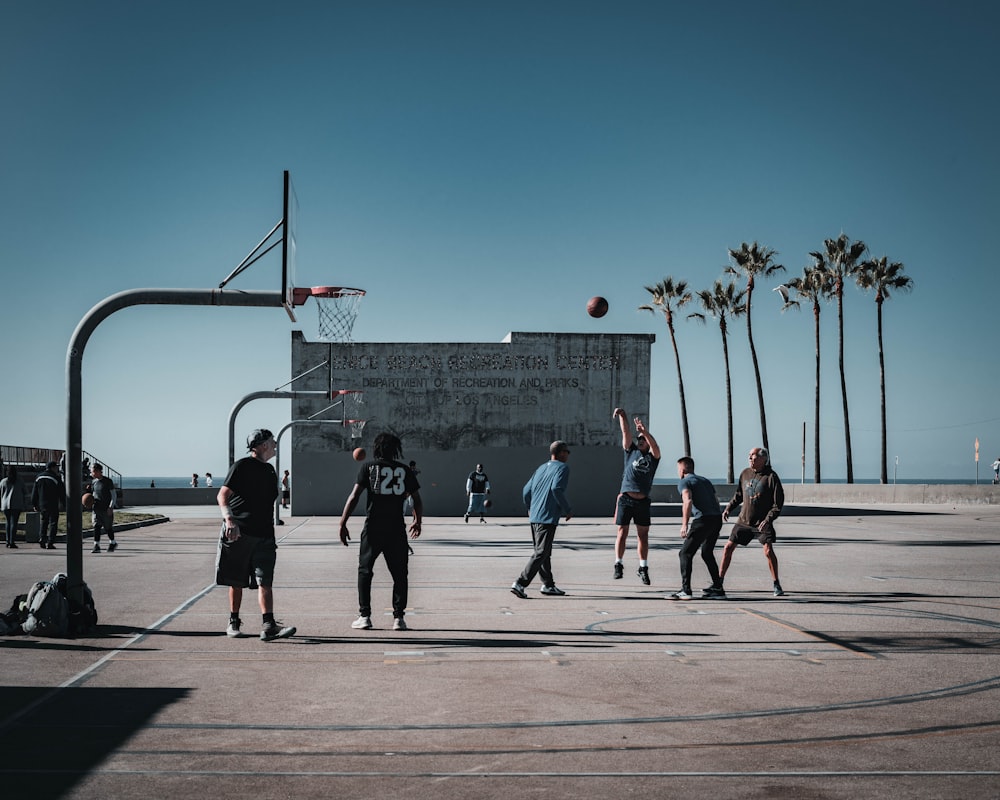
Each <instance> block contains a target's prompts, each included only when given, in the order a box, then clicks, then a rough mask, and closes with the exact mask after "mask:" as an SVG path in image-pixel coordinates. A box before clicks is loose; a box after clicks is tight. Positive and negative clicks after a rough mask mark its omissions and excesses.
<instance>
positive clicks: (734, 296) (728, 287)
mask: <svg viewBox="0 0 1000 800" xmlns="http://www.w3.org/2000/svg"><path fill="white" fill-rule="evenodd" d="M695 294H697V295H698V299H699V300H700V301H701V307H702V308H703V309H705V314H708V315H709V316H711V317H714V318H715V319H717V320H719V331H721V333H722V358H723V360H724V361H725V363H726V422H727V425H728V432H729V451H728V459H729V460H728V461H727V462H726V469H727V472H726V482H727V483H735V482H736V474H735V472H734V471H733V391H732V383H731V382H730V379H729V342H728V340H727V338H726V334H727V332H728V329H729V323H728V322H727V317H738V316H740V315H741V314H743V313H744V312H745V311H746V310H747V307H746V304H745V303H744V302H743V296H744V295H745V294H746V292H739V291H737V290H736V284H735V283H733V282H732V281H729V283H723V282H722V281H716V282H715V284H714V285H713V286H712V288H711V289H702V290H701V291H700V292H695ZM705 314H701V313H699V312H695V313H694V314H688V317H695V318H696V319H699V320H701V321H702V322H705Z"/></svg>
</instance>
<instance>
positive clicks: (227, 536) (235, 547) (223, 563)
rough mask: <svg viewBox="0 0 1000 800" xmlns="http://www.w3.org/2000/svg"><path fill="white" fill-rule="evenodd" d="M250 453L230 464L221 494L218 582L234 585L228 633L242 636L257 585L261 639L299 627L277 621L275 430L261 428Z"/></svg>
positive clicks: (280, 635)
mask: <svg viewBox="0 0 1000 800" xmlns="http://www.w3.org/2000/svg"><path fill="white" fill-rule="evenodd" d="M247 450H249V451H250V455H249V456H247V457H245V458H241V459H240V460H239V461H237V462H236V463H235V464H233V466H232V467H231V468H230V469H229V474H228V475H226V479H225V481H223V483H222V488H221V489H219V494H218V495H217V496H216V500H217V501H218V504H219V508H220V509H221V510H222V519H223V532H222V536H221V537H220V539H219V555H218V559H217V561H216V578H215V580H216V583H219V584H221V585H223V586H228V587H229V627H228V628H227V630H226V635H227V636H231V637H233V638H242V637H243V636H245V635H246V634H244V633H243V632H242V630H241V629H240V627H241V624H242V623H241V620H240V606H241V604H242V602H243V590H244V589H245V588H249V587H250V586H252V585H254V584H256V586H257V600H258V603H259V605H260V611H261V614H262V615H263V628H262V630H261V632H260V638H261V641H264V642H270V641H272V640H274V639H284V638H285V637H287V636H292V635H293V634H294V633H295V628H293V627H284V626H282V624H281V623H279V622H275V620H274V592H273V590H272V584H273V582H274V565H275V562H276V561H277V550H278V545H277V542H276V541H275V538H274V501H275V500H276V499H277V497H278V475H277V473H276V472H275V471H274V467H272V466H271V465H270V464H269V463H267V462H268V461H270V460H271V459H272V458H274V456H275V453H276V452H277V445H276V444H275V441H274V434H272V433H271V431H269V430H267V429H266V428H258V429H257V430H255V431H254V432H253V433H252V434H251V435H250V438H249V439H247Z"/></svg>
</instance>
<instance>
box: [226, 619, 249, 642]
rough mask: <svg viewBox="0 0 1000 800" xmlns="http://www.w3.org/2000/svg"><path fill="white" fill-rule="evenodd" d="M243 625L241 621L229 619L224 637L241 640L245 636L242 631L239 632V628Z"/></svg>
mask: <svg viewBox="0 0 1000 800" xmlns="http://www.w3.org/2000/svg"><path fill="white" fill-rule="evenodd" d="M242 624H243V621H242V620H238V619H231V620H229V627H228V628H226V636H228V637H229V638H230V639H242V638H244V637H245V636H246V634H245V633H243V631H241V630H240V626H241V625H242Z"/></svg>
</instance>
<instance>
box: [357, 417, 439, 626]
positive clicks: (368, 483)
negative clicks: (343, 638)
mask: <svg viewBox="0 0 1000 800" xmlns="http://www.w3.org/2000/svg"><path fill="white" fill-rule="evenodd" d="M372 452H373V453H374V455H375V460H374V461H366V462H365V463H364V464H363V465H362V466H361V469H360V470H358V477H357V480H356V481H355V483H354V489H353V490H352V491H351V494H350V495H349V496H348V498H347V502H346V503H345V504H344V511H343V513H342V514H341V515H340V541H341V542H343V544H344V546H345V547H346V546H347V542H348V541H349V540H350V538H351V534H350V532H349V531H348V530H347V520H348V518H349V517H350V516H351V514H352V513H353V511H354V509H355V508H356V507H357V505H358V501H359V500H360V499H361V494H362V492H366V491H367V492H368V498H367V500H366V505H365V511H366V517H365V526H364V528H362V529H361V545H360V548H359V549H358V614H359V616H358V618H357V619H356V620H354V622H352V623H351V627H352V628H357V629H359V630H368V629H369V628H371V627H372V574H373V571H374V567H375V561H376V559H377V558H378V557H379V555H383V556H384V557H385V565H386V566H387V567H388V568H389V574H390V575H392V616H393V624H392V628H393V630H396V631H405V630H406V622H405V621H404V620H403V617H404V615H405V614H406V600H407V593H408V591H409V577H408V575H407V570H408V562H409V558H410V546H409V544H408V543H407V541H406V519H405V517H404V512H403V507H404V503H405V502H406V499H407V497H409V498H412V500H413V524H412V525H410V538H411V539H416V538H417V537H418V536H420V527H421V521H422V519H423V516H424V504H423V501H422V500H421V499H420V491H419V490H420V484H419V483H418V482H417V476H416V475H414V474H413V470H412V469H410V468H409V467H408V466H406V464H404V463H402V462H401V461H400V460H399V459H400V458H401V457H402V455H403V445H402V443H401V442H400V441H399V437H398V436H393V435H392V434H391V433H380V434H379V435H378V436H376V437H375V442H374V443H373V445H372Z"/></svg>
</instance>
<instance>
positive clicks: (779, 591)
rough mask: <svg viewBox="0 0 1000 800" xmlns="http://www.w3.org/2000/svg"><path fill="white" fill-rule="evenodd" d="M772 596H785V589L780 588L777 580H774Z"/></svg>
mask: <svg viewBox="0 0 1000 800" xmlns="http://www.w3.org/2000/svg"><path fill="white" fill-rule="evenodd" d="M774 596H775V597H784V596H785V590H784V589H782V588H781V584H780V583H778V582H777V581H775V582H774Z"/></svg>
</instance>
